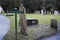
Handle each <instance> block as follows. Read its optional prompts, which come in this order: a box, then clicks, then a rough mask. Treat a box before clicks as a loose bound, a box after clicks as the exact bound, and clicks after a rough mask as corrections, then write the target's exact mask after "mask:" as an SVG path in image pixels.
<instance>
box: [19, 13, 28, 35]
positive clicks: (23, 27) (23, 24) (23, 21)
mask: <svg viewBox="0 0 60 40" xmlns="http://www.w3.org/2000/svg"><path fill="white" fill-rule="evenodd" d="M26 27H27V22H26V17H25V14H20V28H21V33H22V34H23V35H27V33H26Z"/></svg>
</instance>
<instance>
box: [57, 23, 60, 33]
mask: <svg viewBox="0 0 60 40" xmlns="http://www.w3.org/2000/svg"><path fill="white" fill-rule="evenodd" d="M57 31H58V32H60V23H58V27H57Z"/></svg>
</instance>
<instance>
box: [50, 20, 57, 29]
mask: <svg viewBox="0 0 60 40" xmlns="http://www.w3.org/2000/svg"><path fill="white" fill-rule="evenodd" d="M51 27H52V28H55V29H57V20H55V19H51Z"/></svg>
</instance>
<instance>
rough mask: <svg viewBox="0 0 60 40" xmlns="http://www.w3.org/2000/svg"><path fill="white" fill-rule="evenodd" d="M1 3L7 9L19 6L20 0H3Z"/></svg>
mask: <svg viewBox="0 0 60 40" xmlns="http://www.w3.org/2000/svg"><path fill="white" fill-rule="evenodd" d="M0 5H1V6H2V7H3V9H4V10H5V11H7V10H10V9H12V8H19V5H20V0H1V3H0Z"/></svg>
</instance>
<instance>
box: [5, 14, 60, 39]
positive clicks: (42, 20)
mask: <svg viewBox="0 0 60 40" xmlns="http://www.w3.org/2000/svg"><path fill="white" fill-rule="evenodd" d="M8 18H9V19H10V21H11V27H10V31H9V32H8V34H7V35H6V36H5V38H4V40H15V37H14V36H15V34H14V33H15V29H14V28H15V26H14V25H15V24H14V19H15V18H14V16H10V17H8ZM26 18H37V19H38V20H39V24H50V21H51V19H56V20H58V22H60V15H49V14H47V15H40V14H26ZM17 21H18V24H17V25H19V15H18V18H17ZM39 28H40V29H41V30H43V32H42V33H43V34H44V35H45V34H48V33H44V32H45V30H46V29H42V27H37V26H36V27H28V28H27V33H28V36H24V35H21V34H19V33H20V27H19V26H18V35H17V36H18V40H35V39H36V38H37V37H39V36H41V35H43V34H42V33H41V32H40V33H39V34H37V31H38V30H39ZM45 28H46V27H45ZM47 28H50V27H47ZM47 30H51V29H47Z"/></svg>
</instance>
